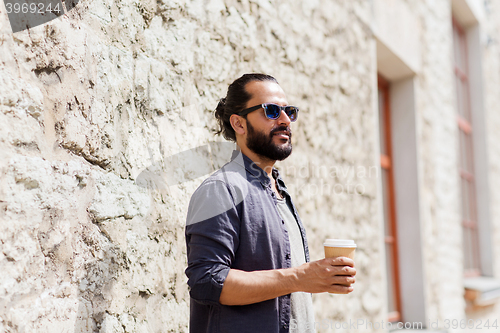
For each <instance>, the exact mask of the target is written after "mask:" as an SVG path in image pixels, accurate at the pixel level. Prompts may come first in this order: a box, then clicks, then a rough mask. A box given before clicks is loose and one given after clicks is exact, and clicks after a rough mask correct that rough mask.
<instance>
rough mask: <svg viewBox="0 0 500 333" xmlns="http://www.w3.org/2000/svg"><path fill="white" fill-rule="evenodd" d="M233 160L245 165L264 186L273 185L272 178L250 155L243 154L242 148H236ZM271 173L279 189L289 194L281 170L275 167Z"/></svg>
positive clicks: (248, 171)
mask: <svg viewBox="0 0 500 333" xmlns="http://www.w3.org/2000/svg"><path fill="white" fill-rule="evenodd" d="M231 160H232V161H235V162H236V163H238V164H240V165H241V166H242V167H244V168H245V170H246V171H247V173H250V174H251V175H252V176H254V177H255V178H257V179H258V180H259V181H260V183H261V184H262V185H263V186H266V187H267V186H270V185H271V179H270V178H269V176H268V175H267V173H266V172H265V171H264V170H262V168H260V167H259V166H258V165H257V164H256V163H255V162H254V161H252V160H251V159H250V158H249V157H248V156H246V155H245V154H243V153H242V152H241V150H234V151H233V155H232V156H231ZM271 173H272V176H273V178H274V179H275V180H276V187H277V188H278V190H279V191H283V192H286V194H288V191H287V188H286V186H285V182H284V181H283V179H282V178H281V175H280V172H279V170H278V169H276V168H274V167H273V170H272V171H271Z"/></svg>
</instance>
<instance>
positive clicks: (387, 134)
mask: <svg viewBox="0 0 500 333" xmlns="http://www.w3.org/2000/svg"><path fill="white" fill-rule="evenodd" d="M389 101H390V99H389V83H388V82H387V81H386V80H385V79H384V78H382V77H381V76H380V75H379V77H378V112H379V133H380V166H381V171H382V193H383V204H384V206H383V207H384V241H385V256H386V270H387V272H386V273H387V293H388V295H387V299H388V308H389V318H388V320H389V321H391V322H394V321H399V320H401V301H400V288H399V269H398V252H397V238H396V234H397V233H396V203H395V192H394V175H393V167H392V143H391V117H390V103H389Z"/></svg>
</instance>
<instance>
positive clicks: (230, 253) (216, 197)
mask: <svg viewBox="0 0 500 333" xmlns="http://www.w3.org/2000/svg"><path fill="white" fill-rule="evenodd" d="M232 192H233V193H234V190H232V188H231V187H230V186H229V185H227V184H225V183H224V182H222V181H220V180H209V181H206V182H204V183H203V184H202V185H201V186H200V187H199V188H198V189H197V190H196V192H195V193H194V194H193V196H192V197H191V201H190V203H189V208H188V215H187V220H186V245H187V258H188V267H187V268H186V275H187V277H188V285H189V287H190V295H191V297H192V298H193V299H194V300H195V301H197V302H199V303H202V304H212V305H218V304H220V303H219V298H220V294H221V291H222V286H223V285H224V281H225V280H226V277H227V274H228V273H229V270H230V267H231V263H232V262H233V260H234V256H235V252H236V250H237V248H238V245H239V231H240V218H239V216H238V212H237V209H236V206H235V204H234V195H233V193H232Z"/></svg>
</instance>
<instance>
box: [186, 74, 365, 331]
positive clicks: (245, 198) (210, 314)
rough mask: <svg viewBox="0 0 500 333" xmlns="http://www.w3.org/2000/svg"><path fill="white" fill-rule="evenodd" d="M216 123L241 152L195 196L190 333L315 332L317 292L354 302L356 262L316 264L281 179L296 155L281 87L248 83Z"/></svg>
mask: <svg viewBox="0 0 500 333" xmlns="http://www.w3.org/2000/svg"><path fill="white" fill-rule="evenodd" d="M215 116H216V118H217V120H218V122H219V125H220V132H219V133H222V134H223V135H224V137H225V138H226V139H229V140H233V141H235V142H236V144H237V146H238V148H239V150H240V151H236V152H235V153H233V159H232V161H231V162H229V163H227V164H226V165H225V166H224V167H222V168H221V169H220V170H218V171H217V172H215V173H214V174H213V175H211V176H210V177H209V178H207V179H206V180H205V181H204V182H203V183H202V184H201V185H200V187H199V188H198V189H197V190H196V192H195V193H194V194H193V196H192V198H191V201H190V203H189V209H188V216H187V223H186V243H187V256H188V267H187V269H186V275H187V276H188V279H189V280H188V284H189V287H190V295H191V309H190V311H191V318H190V332H193V333H194V332H252V333H254V332H259V333H262V332H280V333H281V332H289V331H295V332H300V333H302V332H312V331H314V322H313V321H314V319H313V312H312V300H311V294H310V293H320V292H331V293H338V294H346V293H350V292H351V291H352V290H353V288H352V286H351V284H352V283H354V281H355V278H354V275H355V274H356V270H355V269H354V262H353V261H352V260H351V259H349V258H343V257H342V258H335V259H334V258H327V259H322V260H318V261H314V262H309V251H308V247H307V241H306V237H305V230H304V227H303V225H302V222H301V220H300V218H299V215H298V213H297V210H296V208H295V205H294V204H293V202H292V200H291V197H290V195H289V194H288V192H287V188H286V186H285V184H284V182H283V180H282V179H281V177H280V175H279V172H278V170H276V169H275V168H273V166H274V164H275V162H276V161H277V160H283V159H285V158H286V157H288V156H289V155H290V154H291V152H292V143H291V138H292V131H291V128H290V125H291V122H292V121H295V120H296V119H297V116H298V109H297V108H296V107H293V106H289V105H288V102H287V99H286V95H285V93H284V92H283V90H282V89H281V87H280V86H279V84H278V82H277V81H276V79H274V78H273V77H272V76H269V75H265V74H245V75H243V76H242V77H240V78H239V79H237V80H236V81H234V82H233V83H232V84H231V85H230V86H229V88H228V92H227V96H226V97H225V98H223V99H221V101H220V102H219V105H218V106H217V109H216V112H215Z"/></svg>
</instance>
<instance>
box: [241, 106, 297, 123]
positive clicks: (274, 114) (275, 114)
mask: <svg viewBox="0 0 500 333" xmlns="http://www.w3.org/2000/svg"><path fill="white" fill-rule="evenodd" d="M260 108H263V109H264V112H265V114H266V117H267V118H268V119H272V120H275V119H278V118H279V117H280V115H281V111H285V114H286V115H287V116H288V118H290V121H296V120H297V117H298V115H299V108H298V107H296V106H291V105H289V106H281V105H276V104H272V103H264V104H259V105H256V106H252V107H250V108H248V109H245V110H243V111H241V112H238V113H237V115H239V116H244V115H246V114H249V113H250V112H252V111H255V110H258V109H260Z"/></svg>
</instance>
